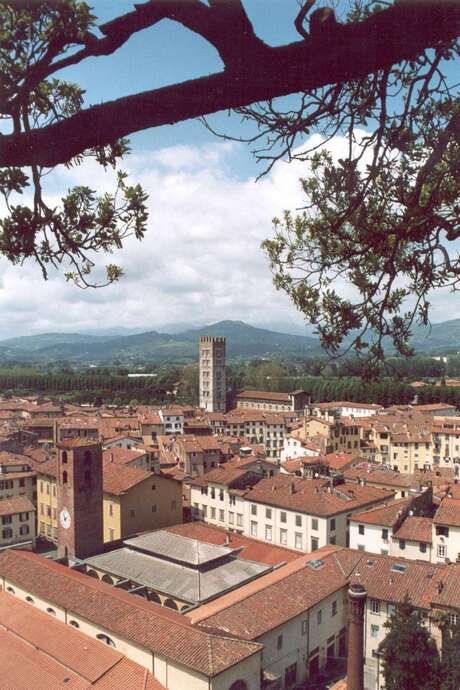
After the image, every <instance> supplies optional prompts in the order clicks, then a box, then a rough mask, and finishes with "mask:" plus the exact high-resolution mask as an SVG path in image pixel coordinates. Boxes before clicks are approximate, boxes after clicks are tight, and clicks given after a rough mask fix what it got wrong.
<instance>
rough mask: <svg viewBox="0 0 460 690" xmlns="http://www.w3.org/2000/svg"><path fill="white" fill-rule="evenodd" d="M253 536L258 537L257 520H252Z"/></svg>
mask: <svg viewBox="0 0 460 690" xmlns="http://www.w3.org/2000/svg"><path fill="white" fill-rule="evenodd" d="M251 536H252V537H257V522H251Z"/></svg>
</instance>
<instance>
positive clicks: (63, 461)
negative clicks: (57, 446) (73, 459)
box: [61, 450, 67, 465]
mask: <svg viewBox="0 0 460 690" xmlns="http://www.w3.org/2000/svg"><path fill="white" fill-rule="evenodd" d="M61 459H62V464H63V465H65V464H66V463H67V451H66V450H63V451H62V455H61Z"/></svg>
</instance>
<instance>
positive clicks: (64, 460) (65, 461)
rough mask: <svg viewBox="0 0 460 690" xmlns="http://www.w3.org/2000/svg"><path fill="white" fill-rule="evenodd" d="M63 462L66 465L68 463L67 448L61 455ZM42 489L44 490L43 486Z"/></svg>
mask: <svg viewBox="0 0 460 690" xmlns="http://www.w3.org/2000/svg"><path fill="white" fill-rule="evenodd" d="M61 462H62V464H63V465H65V464H66V463H67V451H66V450H64V451H63V452H62V455H61ZM42 491H43V487H42Z"/></svg>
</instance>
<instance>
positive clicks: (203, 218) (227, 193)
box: [0, 0, 460, 338]
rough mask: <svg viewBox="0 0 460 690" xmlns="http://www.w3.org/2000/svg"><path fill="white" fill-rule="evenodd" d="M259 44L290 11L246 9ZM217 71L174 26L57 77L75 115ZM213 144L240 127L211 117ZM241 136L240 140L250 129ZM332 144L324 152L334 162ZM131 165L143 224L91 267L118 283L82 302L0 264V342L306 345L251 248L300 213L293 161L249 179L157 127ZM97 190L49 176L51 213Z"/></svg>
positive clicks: (445, 299)
mask: <svg viewBox="0 0 460 690" xmlns="http://www.w3.org/2000/svg"><path fill="white" fill-rule="evenodd" d="M244 4H245V7H246V9H247V11H248V13H249V16H250V18H251V19H252V21H253V24H254V28H255V30H256V32H257V33H258V35H259V36H260V37H261V38H263V39H264V40H266V41H267V42H268V43H270V44H272V45H277V44H283V43H286V42H289V41H293V40H297V39H298V35H297V33H296V32H295V29H294V18H295V16H296V14H297V12H298V5H297V1H296V0H245V2H244ZM92 5H93V7H94V14H96V15H97V16H98V17H99V19H100V22H103V21H107V20H109V19H111V18H112V17H114V16H115V15H118V14H121V13H123V12H126V11H129V10H130V9H131V8H132V3H131V2H126V1H125V0H117V2H113V0H97V1H93V3H92ZM221 68H222V64H221V62H220V59H219V57H218V55H217V53H216V51H215V50H214V49H213V48H212V47H211V46H209V44H207V43H206V42H205V41H203V39H201V38H200V37H198V36H196V35H195V34H192V33H191V32H188V31H186V30H185V29H183V28H182V27H180V26H178V25H176V24H174V23H173V22H162V23H161V24H160V25H158V26H156V27H152V28H150V29H147V30H145V31H142V32H140V33H138V34H137V35H135V36H134V37H132V38H131V39H130V40H129V41H128V43H127V44H125V46H123V47H122V48H121V49H120V50H119V51H117V52H116V53H115V54H114V55H112V56H108V57H99V58H92V59H90V60H86V61H84V62H83V63H81V64H80V65H78V66H74V67H71V68H69V69H66V70H64V71H63V72H62V73H61V74H60V75H58V76H61V77H62V78H65V79H68V80H70V81H76V82H78V83H79V84H80V85H81V86H82V87H83V88H85V89H86V95H85V99H86V104H87V105H90V104H95V103H100V102H102V101H107V100H111V99H114V98H117V97H120V96H123V95H127V94H129V93H136V92H139V91H143V90H147V89H152V88H156V87H159V86H162V85H165V84H169V83H175V82H177V81H183V80H185V79H189V78H194V77H198V76H201V75H205V74H208V73H212V72H215V71H219V70H220V69H221ZM210 121H211V124H212V125H213V127H215V128H217V129H219V130H220V131H225V132H234V133H240V132H241V131H244V132H249V130H248V128H247V127H246V129H241V124H240V119H239V118H238V117H237V116H235V115H229V114H228V113H219V114H217V115H214V116H212V118H210ZM251 131H252V130H251ZM343 145H344V142H343V140H341V139H340V137H338V138H337V139H336V140H335V141H334V142H333V144H332V147H333V150H334V151H335V152H336V153H340V150H341V148H342V146H343ZM131 148H132V153H131V155H130V156H128V157H127V158H126V159H125V160H124V161H123V163H122V165H121V167H122V169H124V170H126V171H128V172H129V180H130V182H131V183H137V182H139V183H140V184H141V185H142V186H143V187H144V189H145V190H146V191H147V192H148V194H149V212H150V218H149V224H148V231H147V234H146V236H145V239H144V240H143V241H142V242H137V241H135V240H128V241H127V243H126V244H125V246H124V248H123V250H122V251H120V252H117V253H116V254H114V255H113V256H109V257H107V256H106V255H104V256H102V257H100V259H99V258H98V263H99V262H100V264H101V265H102V266H103V265H105V264H106V263H118V264H120V265H121V266H122V267H123V270H124V273H125V275H124V277H123V278H122V279H121V281H120V282H119V283H117V284H114V285H112V286H109V287H107V288H103V289H98V290H84V291H83V290H81V289H79V288H77V287H75V286H74V285H72V284H68V283H66V282H65V279H64V276H63V273H64V271H62V272H61V274H53V275H51V276H50V279H49V280H48V281H47V282H44V281H43V279H42V277H41V274H40V272H39V270H38V268H37V267H35V266H34V265H33V264H32V263H31V262H26V263H25V264H24V265H23V266H11V265H10V264H8V263H7V262H6V261H5V260H4V259H0V338H8V337H13V336H17V335H29V334H36V333H41V332H50V331H69V332H70V331H71V332H95V331H97V330H99V329H103V330H107V329H128V330H132V331H134V330H137V331H140V330H150V329H161V330H167V328H168V326H171V328H173V327H174V325H177V324H184V325H197V326H198V325H203V324H206V323H213V322H215V321H219V320H224V319H237V320H243V321H246V322H247V323H250V324H252V325H256V326H257V325H259V326H269V327H272V328H274V329H275V330H286V331H291V332H296V333H302V332H304V333H307V332H309V331H307V328H306V326H305V324H304V323H303V319H302V316H301V315H300V314H299V313H298V312H297V311H296V310H295V308H294V307H293V306H292V305H291V303H290V301H289V298H288V297H287V296H286V295H284V294H283V293H280V292H277V291H276V290H275V288H274V287H273V285H272V276H271V273H270V269H269V265H268V261H267V259H266V257H265V255H264V253H263V251H262V249H261V248H260V243H261V242H262V240H264V239H265V238H267V237H270V236H271V234H272V232H273V228H272V218H273V217H274V216H279V215H280V214H281V213H282V211H283V210H284V209H296V208H299V207H300V206H302V205H303V204H304V201H305V200H304V198H303V196H302V193H301V190H300V185H299V178H300V177H301V176H304V175H305V172H306V170H305V166H304V164H301V163H291V164H287V163H285V162H280V163H278V164H277V165H276V166H275V167H274V168H273V170H272V171H271V172H270V173H269V174H268V175H266V176H264V177H263V178H262V179H260V180H259V181H257V182H256V177H257V175H258V174H259V173H260V172H261V169H260V166H258V165H257V163H256V161H255V159H254V157H253V156H252V155H251V150H250V148H249V147H248V146H246V145H243V144H237V143H230V142H225V141H222V140H220V139H217V138H216V137H214V136H213V135H212V134H211V133H210V132H209V131H208V130H206V128H205V127H204V126H203V125H202V124H201V123H199V122H198V121H188V122H185V123H180V124H177V125H174V126H169V127H161V128H157V129H152V130H148V131H144V132H141V133H138V134H135V135H133V136H132V137H131ZM88 183H89V184H90V185H91V186H92V187H93V188H94V189H96V190H97V191H98V192H103V191H111V190H113V177H112V175H111V173H109V172H107V173H105V172H104V171H103V169H102V168H101V167H100V166H97V165H95V164H94V163H92V162H89V163H86V164H85V165H83V166H81V167H77V168H72V169H70V170H68V169H66V168H64V167H63V166H60V167H58V168H56V169H55V170H54V171H53V173H52V175H51V176H50V177H49V178H48V180H47V183H46V184H47V187H46V189H47V193H48V194H49V195H50V199H51V200H55V201H56V202H57V201H58V200H59V198H60V195H61V194H63V193H65V192H66V191H67V190H68V189H69V188H70V187H72V186H73V185H75V184H88ZM457 316H460V309H459V306H458V305H456V303H455V301H454V302H453V301H452V297H451V296H447V295H446V294H445V293H441V294H439V295H438V296H437V297H436V298H435V300H434V311H433V321H441V320H445V319H447V318H456V317H457Z"/></svg>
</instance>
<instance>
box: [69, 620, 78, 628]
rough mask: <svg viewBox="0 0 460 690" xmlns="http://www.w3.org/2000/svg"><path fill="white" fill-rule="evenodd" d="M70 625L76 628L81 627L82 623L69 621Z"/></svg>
mask: <svg viewBox="0 0 460 690" xmlns="http://www.w3.org/2000/svg"><path fill="white" fill-rule="evenodd" d="M69 625H72V626H73V627H74V628H79V627H80V623H77V621H69Z"/></svg>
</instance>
